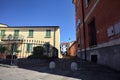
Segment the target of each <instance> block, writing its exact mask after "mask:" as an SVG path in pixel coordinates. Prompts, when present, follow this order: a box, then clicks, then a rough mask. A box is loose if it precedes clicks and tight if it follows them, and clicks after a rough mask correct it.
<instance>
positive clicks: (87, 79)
mask: <svg viewBox="0 0 120 80" xmlns="http://www.w3.org/2000/svg"><path fill="white" fill-rule="evenodd" d="M50 61H55V64H56V67H55V69H49V63H50ZM71 62H77V63H78V70H77V71H71V70H70V64H71ZM17 66H18V67H19V68H23V69H27V70H33V71H37V72H41V73H49V74H54V75H60V76H65V77H71V78H75V79H78V80H120V72H117V71H114V70H112V69H110V68H108V67H104V66H101V65H97V64H94V63H90V62H82V63H81V62H80V61H79V60H73V59H54V60H53V59H49V60H27V59H22V60H18V61H17Z"/></svg>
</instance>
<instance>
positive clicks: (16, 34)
mask: <svg viewBox="0 0 120 80" xmlns="http://www.w3.org/2000/svg"><path fill="white" fill-rule="evenodd" d="M18 37H19V30H14V38H15V39H16V38H18Z"/></svg>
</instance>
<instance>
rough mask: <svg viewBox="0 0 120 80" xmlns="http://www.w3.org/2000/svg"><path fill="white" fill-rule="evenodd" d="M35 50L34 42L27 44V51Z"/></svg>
mask: <svg viewBox="0 0 120 80" xmlns="http://www.w3.org/2000/svg"><path fill="white" fill-rule="evenodd" d="M32 51H33V47H32V44H27V52H29V53H30V52H32Z"/></svg>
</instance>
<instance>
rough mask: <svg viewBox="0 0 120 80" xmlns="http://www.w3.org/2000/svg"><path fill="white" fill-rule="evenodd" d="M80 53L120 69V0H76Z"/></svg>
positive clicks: (78, 49)
mask: <svg viewBox="0 0 120 80" xmlns="http://www.w3.org/2000/svg"><path fill="white" fill-rule="evenodd" d="M73 3H74V5H75V12H76V15H75V16H76V44H77V54H79V55H80V57H81V58H82V59H85V60H89V61H93V62H97V63H99V64H104V65H107V66H110V67H112V68H114V69H117V70H120V0H73Z"/></svg>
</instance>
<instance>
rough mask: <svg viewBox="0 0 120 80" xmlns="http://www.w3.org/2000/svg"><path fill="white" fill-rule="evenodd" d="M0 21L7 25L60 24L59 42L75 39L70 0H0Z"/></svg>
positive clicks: (73, 12) (73, 15)
mask: <svg viewBox="0 0 120 80" xmlns="http://www.w3.org/2000/svg"><path fill="white" fill-rule="evenodd" d="M0 23H3V24H8V25H9V26H60V31H61V32H60V33H61V42H66V41H74V40H75V10H74V5H73V4H72V0H0ZM69 38H70V40H69Z"/></svg>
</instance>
